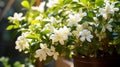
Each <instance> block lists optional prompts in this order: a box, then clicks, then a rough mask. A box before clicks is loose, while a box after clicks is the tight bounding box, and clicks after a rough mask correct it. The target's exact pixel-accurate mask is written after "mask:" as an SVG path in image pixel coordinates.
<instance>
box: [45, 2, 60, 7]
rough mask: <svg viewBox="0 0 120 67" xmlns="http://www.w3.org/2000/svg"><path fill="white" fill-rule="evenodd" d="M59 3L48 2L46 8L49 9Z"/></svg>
mask: <svg viewBox="0 0 120 67" xmlns="http://www.w3.org/2000/svg"><path fill="white" fill-rule="evenodd" d="M57 3H59V0H48V3H47V7H49V8H51V7H53V6H55V5H56V4H57Z"/></svg>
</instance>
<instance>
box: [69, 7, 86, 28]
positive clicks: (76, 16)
mask: <svg viewBox="0 0 120 67" xmlns="http://www.w3.org/2000/svg"><path fill="white" fill-rule="evenodd" d="M86 15H87V13H86V12H82V9H80V11H79V12H77V13H75V12H74V13H73V14H72V13H70V14H69V15H68V16H69V19H68V26H72V25H75V26H77V25H78V22H80V21H81V20H82V18H83V17H84V16H86Z"/></svg>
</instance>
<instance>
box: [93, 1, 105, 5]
mask: <svg viewBox="0 0 120 67" xmlns="http://www.w3.org/2000/svg"><path fill="white" fill-rule="evenodd" d="M103 3H104V1H103V0H96V1H95V4H96V5H97V6H103Z"/></svg>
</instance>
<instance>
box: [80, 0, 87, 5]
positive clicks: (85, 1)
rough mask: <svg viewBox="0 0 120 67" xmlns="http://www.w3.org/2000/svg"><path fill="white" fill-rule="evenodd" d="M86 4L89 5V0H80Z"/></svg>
mask: <svg viewBox="0 0 120 67" xmlns="http://www.w3.org/2000/svg"><path fill="white" fill-rule="evenodd" d="M80 1H81V2H82V3H83V4H84V5H87V2H88V0H80Z"/></svg>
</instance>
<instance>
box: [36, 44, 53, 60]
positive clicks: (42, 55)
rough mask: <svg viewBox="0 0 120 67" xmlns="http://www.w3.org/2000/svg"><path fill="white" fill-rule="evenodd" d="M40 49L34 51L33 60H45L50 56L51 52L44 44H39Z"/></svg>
mask: <svg viewBox="0 0 120 67" xmlns="http://www.w3.org/2000/svg"><path fill="white" fill-rule="evenodd" d="M40 48H41V49H38V50H36V54H35V58H39V60H40V61H42V60H46V58H47V56H52V55H53V52H52V51H51V50H50V49H49V48H47V45H46V44H42V43H41V44H40Z"/></svg>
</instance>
